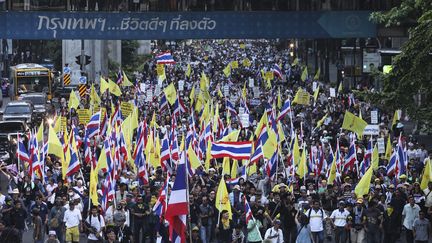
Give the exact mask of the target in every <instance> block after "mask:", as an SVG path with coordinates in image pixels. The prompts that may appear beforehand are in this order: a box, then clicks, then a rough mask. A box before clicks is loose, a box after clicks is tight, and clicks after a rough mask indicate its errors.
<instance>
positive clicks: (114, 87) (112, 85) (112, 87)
mask: <svg viewBox="0 0 432 243" xmlns="http://www.w3.org/2000/svg"><path fill="white" fill-rule="evenodd" d="M108 85H109V88H108V89H109V91H110V93H111V94H113V95H115V96H121V94H122V92H121V89H120V87H119V86H118V85H117V84H116V83H114V81H112V80H111V79H108Z"/></svg>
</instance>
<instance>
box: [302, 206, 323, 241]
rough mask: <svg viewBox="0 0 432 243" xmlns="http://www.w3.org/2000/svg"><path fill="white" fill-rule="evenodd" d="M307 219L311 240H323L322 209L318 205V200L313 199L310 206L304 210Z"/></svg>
mask: <svg viewBox="0 0 432 243" xmlns="http://www.w3.org/2000/svg"><path fill="white" fill-rule="evenodd" d="M306 215H307V218H308V220H309V225H310V229H311V232H312V239H313V242H316V243H323V242H324V217H325V216H326V215H325V213H324V210H323V209H322V208H321V207H320V203H319V201H314V202H313V204H312V208H310V209H309V210H307V211H306Z"/></svg>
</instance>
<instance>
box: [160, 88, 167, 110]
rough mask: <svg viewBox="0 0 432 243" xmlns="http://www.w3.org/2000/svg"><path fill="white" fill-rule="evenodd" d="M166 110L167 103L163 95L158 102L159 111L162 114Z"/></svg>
mask: <svg viewBox="0 0 432 243" xmlns="http://www.w3.org/2000/svg"><path fill="white" fill-rule="evenodd" d="M167 108H168V101H167V98H166V96H165V93H163V94H162V97H161V98H160V100H159V111H160V112H161V113H162V112H163V111H164V110H165V109H167Z"/></svg>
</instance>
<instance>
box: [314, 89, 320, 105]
mask: <svg viewBox="0 0 432 243" xmlns="http://www.w3.org/2000/svg"><path fill="white" fill-rule="evenodd" d="M319 91H320V88H319V86H318V87H317V88H316V89H315V91H314V94H313V97H314V102H316V101H317V99H318V94H319Z"/></svg>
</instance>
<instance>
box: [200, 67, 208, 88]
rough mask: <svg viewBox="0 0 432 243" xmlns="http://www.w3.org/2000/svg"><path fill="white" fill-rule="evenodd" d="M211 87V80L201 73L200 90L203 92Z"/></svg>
mask: <svg viewBox="0 0 432 243" xmlns="http://www.w3.org/2000/svg"><path fill="white" fill-rule="evenodd" d="M208 87H209V79H208V78H207V75H206V74H205V73H204V71H202V72H201V79H200V89H201V90H202V91H205V90H207V88H208Z"/></svg>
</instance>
